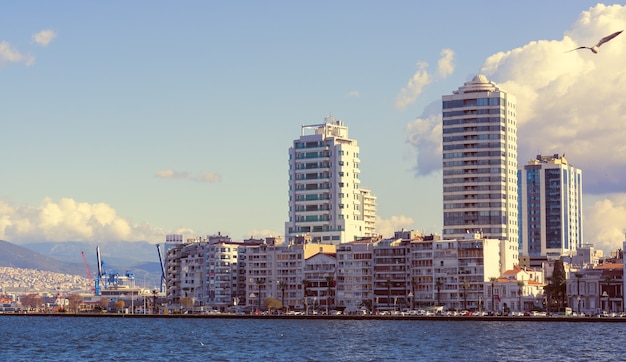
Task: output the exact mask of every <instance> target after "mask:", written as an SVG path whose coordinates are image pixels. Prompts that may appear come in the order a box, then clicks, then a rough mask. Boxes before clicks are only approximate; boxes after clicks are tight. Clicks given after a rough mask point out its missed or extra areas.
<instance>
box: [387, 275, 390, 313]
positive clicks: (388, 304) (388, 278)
mask: <svg viewBox="0 0 626 362" xmlns="http://www.w3.org/2000/svg"><path fill="white" fill-rule="evenodd" d="M387 309H388V310H391V277H387Z"/></svg>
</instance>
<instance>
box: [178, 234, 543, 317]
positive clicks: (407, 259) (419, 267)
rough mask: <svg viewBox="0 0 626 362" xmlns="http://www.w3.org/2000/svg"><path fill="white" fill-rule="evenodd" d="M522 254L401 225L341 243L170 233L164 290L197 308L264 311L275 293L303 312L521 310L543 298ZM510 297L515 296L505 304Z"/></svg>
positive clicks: (503, 244)
mask: <svg viewBox="0 0 626 362" xmlns="http://www.w3.org/2000/svg"><path fill="white" fill-rule="evenodd" d="M516 253H517V247H516V245H514V243H513V242H511V241H502V240H498V239H486V238H484V237H482V235H480V234H467V235H465V237H464V238H460V239H451V240H442V239H441V238H440V237H439V236H437V235H422V234H421V233H418V232H415V231H399V232H396V233H395V235H394V237H393V238H389V239H379V240H376V239H372V238H368V239H363V240H359V241H354V242H349V243H343V244H340V245H333V244H317V243H311V242H310V240H306V239H302V240H297V241H296V242H294V243H281V240H280V238H268V239H266V240H255V239H250V240H244V241H243V242H233V241H231V240H230V239H229V238H228V237H227V236H222V235H216V236H208V237H206V238H198V239H189V240H186V241H184V242H183V241H182V235H168V236H167V237H166V280H167V288H166V290H167V298H168V300H170V301H172V302H174V303H176V302H178V301H180V299H181V298H183V297H187V298H193V300H194V305H195V306H196V307H202V308H217V309H221V310H226V309H227V308H229V307H231V306H250V307H255V308H263V307H264V301H265V299H266V298H268V297H274V298H276V299H278V300H280V301H281V302H282V304H283V305H284V306H285V307H287V308H290V309H300V310H319V309H321V310H325V309H340V310H346V309H347V310H349V311H350V310H353V311H356V310H358V309H361V308H364V307H365V308H367V309H369V310H371V311H374V310H378V311H383V310H397V309H400V308H415V307H418V306H420V307H427V306H445V307H446V308H447V309H475V310H478V309H481V308H482V309H484V310H485V311H491V310H502V309H503V308H505V307H508V308H510V309H512V310H522V309H524V307H523V305H522V304H523V303H527V304H528V305H527V308H526V309H530V307H531V305H532V304H534V303H535V302H537V301H539V302H540V301H541V300H542V287H543V273H541V272H537V271H529V270H525V269H521V268H519V267H518V266H517V264H516V262H517V258H516ZM516 268H517V269H516ZM507 273H509V274H511V273H513V274H512V275H513V279H511V280H514V281H515V283H514V287H515V288H514V289H515V290H513V291H511V292H509V293H506V292H505V291H504V290H503V293H500V289H502V288H505V287H506V286H507V284H506V280H502V276H506V275H507ZM520 280H521V281H522V282H523V285H522V286H521V288H522V289H523V290H522V291H521V292H520V285H518V284H517V282H518V281H520ZM496 281H497V282H498V283H497V284H498V285H497V290H494V288H495V285H494V283H495V282H496ZM492 287H494V288H492ZM509 289H510V288H509ZM499 293H500V294H502V296H500V294H499ZM520 293H521V294H520ZM518 294H519V295H518ZM506 295H513V296H515V297H516V298H515V299H514V300H510V301H508V303H507V302H506V301H503V299H502V298H503V297H504V296H506ZM517 297H523V298H522V299H523V300H522V299H520V298H517ZM505 303H507V304H506V305H505Z"/></svg>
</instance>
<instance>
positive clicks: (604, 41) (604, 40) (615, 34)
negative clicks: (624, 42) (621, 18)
mask: <svg viewBox="0 0 626 362" xmlns="http://www.w3.org/2000/svg"><path fill="white" fill-rule="evenodd" d="M622 31H624V30H620V31H616V32H615V33H613V34H611V35H607V36H605V37H604V38H602V39H600V41H599V42H598V44H596V45H594V46H592V47H584V46H583V47H578V48H576V49H572V50H570V52H573V51H574V50H578V49H589V50H591V51H592V52H593V53H594V54H598V52H599V51H600V45H602V44H604V43H606V42H607V41H609V40H611V39H613V38H615V37H616V36H618V35H620V34H621V33H622Z"/></svg>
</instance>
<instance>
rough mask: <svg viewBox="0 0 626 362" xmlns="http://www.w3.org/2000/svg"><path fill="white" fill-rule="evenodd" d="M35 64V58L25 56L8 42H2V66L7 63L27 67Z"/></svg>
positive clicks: (0, 43)
mask: <svg viewBox="0 0 626 362" xmlns="http://www.w3.org/2000/svg"><path fill="white" fill-rule="evenodd" d="M34 62H35V58H34V57H32V56H30V55H23V54H22V53H20V52H19V51H18V50H17V49H15V48H13V47H12V46H11V44H9V43H7V42H6V41H2V42H0V66H2V65H4V64H6V63H24V64H26V65H32V64H33V63H34Z"/></svg>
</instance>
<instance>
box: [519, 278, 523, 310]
mask: <svg viewBox="0 0 626 362" xmlns="http://www.w3.org/2000/svg"><path fill="white" fill-rule="evenodd" d="M517 287H518V290H517V296H518V297H519V312H523V311H524V308H522V292H523V288H524V281H523V280H520V281H518V282H517Z"/></svg>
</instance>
